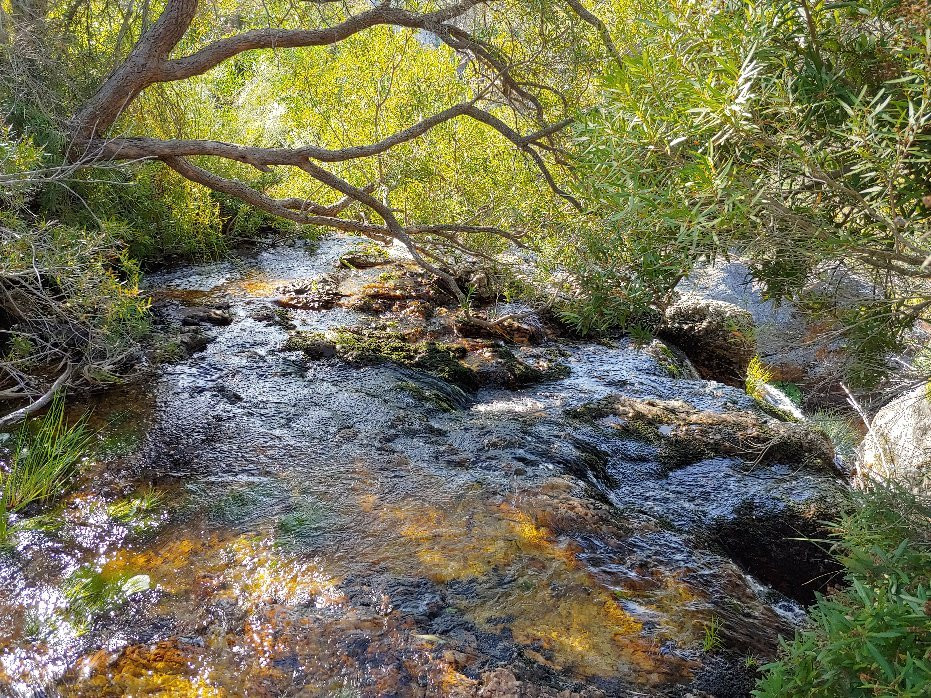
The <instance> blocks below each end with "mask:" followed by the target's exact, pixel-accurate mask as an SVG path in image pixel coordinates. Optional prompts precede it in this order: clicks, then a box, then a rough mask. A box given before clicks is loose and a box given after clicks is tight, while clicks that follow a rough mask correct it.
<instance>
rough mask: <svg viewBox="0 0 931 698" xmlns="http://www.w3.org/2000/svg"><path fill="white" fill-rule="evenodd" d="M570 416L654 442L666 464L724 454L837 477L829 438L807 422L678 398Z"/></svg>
mask: <svg viewBox="0 0 931 698" xmlns="http://www.w3.org/2000/svg"><path fill="white" fill-rule="evenodd" d="M570 414H572V415H573V416H576V417H581V418H584V419H588V420H592V421H599V422H601V423H603V424H605V425H610V426H612V427H614V428H615V429H618V430H620V431H622V432H624V433H625V434H627V435H629V436H631V437H632V438H634V439H639V440H642V441H648V442H650V443H653V444H654V445H656V446H657V447H658V449H659V453H660V459H661V461H662V462H663V463H664V465H665V466H666V467H667V468H679V467H683V466H686V465H689V464H691V463H696V462H698V461H701V460H706V459H708V458H713V457H716V456H723V457H727V458H739V459H741V460H743V461H746V462H749V463H753V464H756V465H761V464H762V465H765V464H769V463H779V464H781V465H788V466H799V467H804V468H806V469H809V470H815V471H820V472H823V473H825V474H829V475H838V472H837V470H836V466H835V464H834V447H833V445H832V444H831V441H830V439H828V437H827V436H826V435H825V434H824V433H823V432H821V431H819V430H817V429H815V428H814V427H812V426H810V425H807V424H798V423H791V422H788V423H787V422H781V421H778V420H776V419H772V418H764V417H761V416H758V415H755V414H753V413H750V412H722V413H718V412H703V411H701V410H697V409H695V408H694V407H691V406H690V405H687V404H686V403H684V402H680V401H678V400H652V399H646V400H636V399H633V398H627V397H617V396H613V397H608V398H605V399H603V400H599V401H598V402H595V403H592V404H589V405H586V406H583V407H581V408H578V409H576V410H573V411H572V412H571V413H570Z"/></svg>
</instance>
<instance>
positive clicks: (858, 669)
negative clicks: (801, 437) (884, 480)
mask: <svg viewBox="0 0 931 698" xmlns="http://www.w3.org/2000/svg"><path fill="white" fill-rule="evenodd" d="M835 529H836V534H835V536H836V537H835V542H834V544H833V552H834V554H835V555H836V557H837V559H838V560H839V561H840V562H841V563H842V564H843V566H844V568H845V570H846V574H845V582H846V585H847V586H846V587H845V588H844V589H842V590H839V591H835V592H834V593H832V594H829V595H828V596H819V598H818V601H817V604H816V605H815V607H814V608H813V609H812V612H811V617H810V621H809V626H808V627H807V628H805V629H804V630H802V631H800V632H799V633H797V634H796V636H795V639H794V640H792V641H791V642H786V643H784V644H783V647H782V652H781V656H780V658H779V660H778V661H776V662H774V663H772V664H769V665H767V666H765V667H764V675H763V678H762V679H761V680H760V682H759V685H758V686H757V690H756V691H754V695H755V696H756V698H785V697H786V696H805V697H810V698H842V697H843V698H848V697H849V698H856V697H857V696H902V697H906V696H914V697H915V698H918V697H919V696H927V695H928V688H929V686H931V508H929V507H928V506H926V505H924V504H922V503H920V502H919V501H917V500H916V499H915V498H914V497H912V496H911V495H909V494H908V493H906V492H904V491H901V490H899V489H896V488H893V487H884V486H879V485H876V486H873V487H871V488H870V489H869V490H867V491H866V492H862V493H859V494H857V495H856V498H855V501H854V503H853V507H852V509H851V511H850V512H849V513H846V514H845V515H843V516H842V517H841V519H840V521H839V522H837V524H835Z"/></svg>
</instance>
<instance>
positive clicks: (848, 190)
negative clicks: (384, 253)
mask: <svg viewBox="0 0 931 698" xmlns="http://www.w3.org/2000/svg"><path fill="white" fill-rule="evenodd" d="M637 13H638V15H639V17H638V18H637V19H636V20H634V21H632V22H631V26H632V27H633V28H631V27H627V28H625V29H622V30H619V31H618V33H619V34H622V33H625V32H626V34H627V35H628V36H627V37H626V38H625V40H624V42H625V43H626V44H627V45H628V46H630V50H629V51H628V52H627V53H626V54H625V56H624V58H623V65H622V66H621V67H619V68H617V69H616V70H614V71H613V72H610V73H609V74H607V75H605V76H604V79H603V88H604V90H603V98H602V99H601V101H600V102H599V103H597V104H596V105H595V106H593V107H592V108H591V109H589V110H587V111H586V112H585V113H584V114H583V116H582V118H581V120H580V126H579V128H578V130H577V133H576V137H577V144H578V167H579V174H580V176H579V180H578V181H579V182H580V184H579V189H580V195H581V196H583V197H585V199H586V200H587V201H588V202H589V204H590V206H591V207H592V210H593V211H594V212H595V213H596V214H597V215H598V219H599V223H598V224H597V225H593V226H588V227H583V228H580V229H579V231H578V232H577V237H578V240H573V244H572V246H571V247H572V250H571V251H570V252H569V253H568V254H567V258H568V261H567V267H568V270H569V272H570V274H572V275H573V277H574V279H575V280H576V282H577V284H578V286H579V287H580V288H581V290H582V293H581V294H580V295H579V297H578V299H577V300H576V303H575V305H576V306H578V308H577V309H576V310H575V311H574V312H575V313H576V314H577V315H580V316H583V317H584V316H587V315H592V314H598V313H603V314H605V315H606V316H607V317H609V318H612V317H614V318H617V319H618V320H621V321H623V320H624V319H625V316H628V315H635V316H636V315H637V313H636V312H634V311H632V310H631V309H630V308H629V307H628V308H626V309H623V305H624V304H628V305H629V304H636V303H641V304H646V305H647V306H655V305H660V306H662V305H663V304H664V303H665V302H666V300H667V297H668V292H669V290H670V289H672V288H673V287H674V286H675V284H676V283H677V282H678V280H679V279H680V278H682V276H683V275H684V274H687V273H688V272H689V271H690V270H691V269H692V267H693V266H694V265H695V264H696V263H698V262H700V261H702V260H707V259H713V258H715V257H716V256H722V255H728V254H731V253H733V252H737V253H738V254H740V255H741V256H744V257H746V258H747V260H748V261H749V264H750V267H751V269H752V271H753V274H754V275H755V277H756V278H757V280H759V281H761V282H763V284H764V285H765V286H766V289H767V293H768V295H769V296H770V297H772V298H775V299H780V298H783V297H797V296H798V295H799V294H800V293H801V292H802V291H803V290H804V288H805V286H806V284H808V282H809V281H810V279H811V278H812V277H813V275H815V274H816V273H817V272H818V270H819V269H821V268H823V266H824V265H825V264H834V265H836V264H842V265H844V266H845V267H846V268H847V269H848V270H849V271H851V272H852V273H853V274H854V275H855V276H856V277H857V278H860V279H863V280H864V281H866V282H867V283H869V284H872V285H874V286H875V288H876V289H877V293H876V294H875V298H874V299H871V300H870V301H868V302H867V301H865V302H863V303H861V304H859V305H857V304H856V303H855V304H854V306H853V307H845V308H842V309H840V311H839V312H837V313H836V317H835V319H836V320H838V321H839V322H840V323H842V324H843V326H845V327H846V328H847V331H848V336H849V338H850V340H851V344H852V345H853V346H854V348H855V349H859V350H861V351H860V353H861V360H860V361H859V362H857V363H856V364H855V365H854V370H853V372H852V373H853V374H854V375H852V378H853V379H855V380H856V381H857V382H858V383H859V384H860V385H863V386H869V385H870V384H872V383H875V382H876V381H877V380H878V378H880V377H881V374H882V371H883V362H882V360H881V359H882V358H883V357H884V355H885V354H886V353H887V352H889V351H890V350H893V349H895V348H896V346H897V343H898V341H899V340H900V339H902V337H903V335H904V332H905V331H906V330H907V328H909V327H910V326H911V325H912V323H913V322H914V320H915V319H917V318H925V319H927V318H928V317H929V308H931V272H929V270H928V268H927V266H926V265H925V259H926V257H927V254H928V252H929V250H928V245H927V240H928V239H929V236H931V208H929V207H931V185H929V181H931V176H929V175H931V33H929V30H928V29H927V22H926V19H927V18H926V17H925V21H917V20H915V19H914V18H913V16H912V14H910V13H908V12H905V11H904V10H902V8H900V7H899V6H898V5H897V4H890V3H884V2H878V1H873V0H854V1H853V2H818V3H805V4H803V5H802V6H801V7H800V6H799V5H798V4H797V3H789V2H786V1H785V0H752V1H751V2H736V1H732V0H725V1H724V2H713V3H712V2H707V1H706V0H654V2H647V3H643V4H642V5H640V6H638V10H637ZM606 289H607V290H606ZM617 306H619V307H621V310H618V308H617ZM823 312H825V313H830V312H831V310H830V309H827V308H826V309H824V310H823Z"/></svg>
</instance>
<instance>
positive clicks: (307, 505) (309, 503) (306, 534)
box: [275, 499, 330, 547]
mask: <svg viewBox="0 0 931 698" xmlns="http://www.w3.org/2000/svg"><path fill="white" fill-rule="evenodd" d="M329 518H330V517H329V512H328V511H327V508H326V507H325V506H324V505H323V504H322V503H321V502H318V501H316V500H307V499H304V500H301V501H299V502H297V503H296V505H295V506H294V508H293V509H292V511H290V512H288V513H287V514H285V515H284V516H282V517H281V518H280V519H278V525H277V526H276V527H275V540H276V542H277V543H278V544H279V545H282V546H286V547H287V546H297V547H300V546H301V545H306V544H307V543H311V542H313V541H314V540H315V539H316V538H318V537H319V536H320V535H321V534H322V533H324V532H325V531H326V530H327V527H328V523H329Z"/></svg>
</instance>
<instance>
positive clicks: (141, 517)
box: [107, 486, 165, 533]
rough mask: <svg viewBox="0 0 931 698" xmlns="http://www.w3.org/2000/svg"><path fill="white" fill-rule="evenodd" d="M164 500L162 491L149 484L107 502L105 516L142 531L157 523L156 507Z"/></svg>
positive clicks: (133, 529)
mask: <svg viewBox="0 0 931 698" xmlns="http://www.w3.org/2000/svg"><path fill="white" fill-rule="evenodd" d="M164 501H165V498H164V496H163V495H162V493H160V492H158V491H157V490H155V489H154V488H153V487H151V486H149V487H146V488H143V489H142V490H140V491H139V492H136V493H135V494H133V495H131V496H129V497H126V498H124V499H117V500H116V501H114V502H111V503H110V504H108V505H107V516H109V517H110V518H111V519H113V520H114V521H118V522H119V523H121V524H124V525H126V526H128V527H129V528H130V529H132V531H133V532H136V533H138V532H142V531H145V530H147V529H151V528H154V527H155V526H156V525H157V524H158V514H157V509H158V508H159V507H160V506H161V505H162V504H163V503H164Z"/></svg>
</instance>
